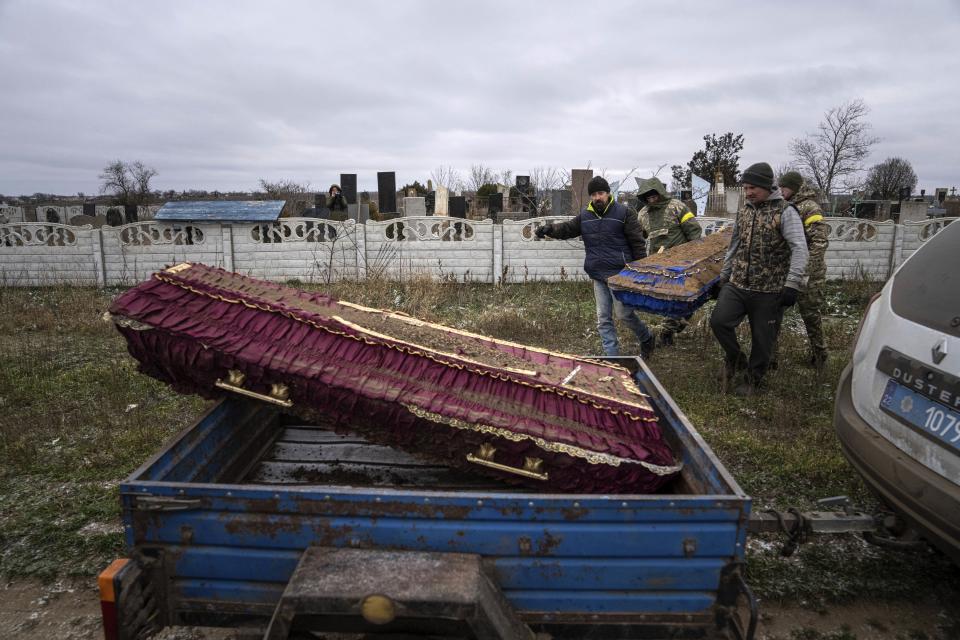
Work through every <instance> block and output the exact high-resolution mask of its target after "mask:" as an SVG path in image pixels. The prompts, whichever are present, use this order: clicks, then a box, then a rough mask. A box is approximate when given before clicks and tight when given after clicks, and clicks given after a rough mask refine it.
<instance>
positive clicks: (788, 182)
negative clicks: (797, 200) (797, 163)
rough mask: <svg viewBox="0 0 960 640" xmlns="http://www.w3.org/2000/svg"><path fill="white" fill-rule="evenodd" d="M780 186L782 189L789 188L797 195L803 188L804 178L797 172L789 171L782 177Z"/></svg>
mask: <svg viewBox="0 0 960 640" xmlns="http://www.w3.org/2000/svg"><path fill="white" fill-rule="evenodd" d="M779 184H780V187H781V188H787V189H790V190H791V191H793V192H794V193H796V192H797V191H800V187H802V186H803V176H801V175H800V174H799V173H797V172H796V171H787V172H786V173H785V174H783V175H782V176H780V181H779Z"/></svg>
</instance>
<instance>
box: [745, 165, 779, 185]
mask: <svg viewBox="0 0 960 640" xmlns="http://www.w3.org/2000/svg"><path fill="white" fill-rule="evenodd" d="M740 182H742V183H743V184H752V185H753V186H755V187H760V188H761V189H766V190H767V191H772V190H773V169H772V168H771V167H770V165H769V164H767V163H766V162H758V163H756V164H752V165H750V166H749V167H747V170H746V171H744V172H743V177H742V178H740Z"/></svg>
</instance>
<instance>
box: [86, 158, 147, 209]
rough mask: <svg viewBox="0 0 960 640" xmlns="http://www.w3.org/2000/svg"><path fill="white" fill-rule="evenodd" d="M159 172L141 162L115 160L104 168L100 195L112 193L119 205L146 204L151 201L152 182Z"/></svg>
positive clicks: (101, 176)
mask: <svg viewBox="0 0 960 640" xmlns="http://www.w3.org/2000/svg"><path fill="white" fill-rule="evenodd" d="M156 175H157V170H156V169H154V168H153V167H148V166H147V165H145V164H143V163H142V162H140V161H139V160H135V161H134V162H129V163H128V162H124V161H122V160H114V161H113V162H111V163H110V164H108V165H107V166H105V167H104V168H103V172H102V173H101V174H100V175H99V178H100V193H110V194H113V197H114V198H116V200H117V202H118V203H119V204H146V203H147V202H148V201H149V200H150V180H152V179H153V177H154V176H156Z"/></svg>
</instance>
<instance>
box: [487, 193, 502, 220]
mask: <svg viewBox="0 0 960 640" xmlns="http://www.w3.org/2000/svg"><path fill="white" fill-rule="evenodd" d="M501 211H503V194H502V193H491V194H490V195H489V196H488V204H487V212H488V213H489V214H490V215H491V216H494V215H496V214H498V213H500V212H501Z"/></svg>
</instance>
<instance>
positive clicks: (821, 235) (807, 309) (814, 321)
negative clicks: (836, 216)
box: [790, 184, 830, 366]
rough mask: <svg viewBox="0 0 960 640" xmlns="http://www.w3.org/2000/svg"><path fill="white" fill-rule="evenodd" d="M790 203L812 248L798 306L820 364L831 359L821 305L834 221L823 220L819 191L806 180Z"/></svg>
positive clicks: (812, 356) (812, 355)
mask: <svg viewBox="0 0 960 640" xmlns="http://www.w3.org/2000/svg"><path fill="white" fill-rule="evenodd" d="M790 204H792V205H793V206H795V207H796V208H797V211H798V212H799V213H800V220H801V221H802V222H803V232H804V235H805V236H806V238H807V249H809V251H810V259H809V260H808V261H807V288H806V289H805V290H804V291H803V292H801V293H800V296H799V297H798V298H797V310H798V311H799V312H800V317H801V318H803V324H804V326H805V327H806V329H807V338H808V339H809V340H810V362H811V364H813V365H814V366H820V365H822V364H823V363H824V362H825V361H826V359H827V344H826V341H825V340H824V337H823V321H822V319H821V307H822V305H823V286H824V283H825V282H826V280H827V261H826V254H827V247H828V246H829V244H830V241H829V239H828V237H829V235H830V225H828V224H827V223H826V222H823V211H822V210H821V209H820V204H819V203H818V202H817V193H816V191H814V190H813V189H812V188H810V187H809V186H808V185H806V184H804V185H803V186H802V187H801V188H800V190H799V191H797V193H795V194H794V195H793V197H791V198H790Z"/></svg>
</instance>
